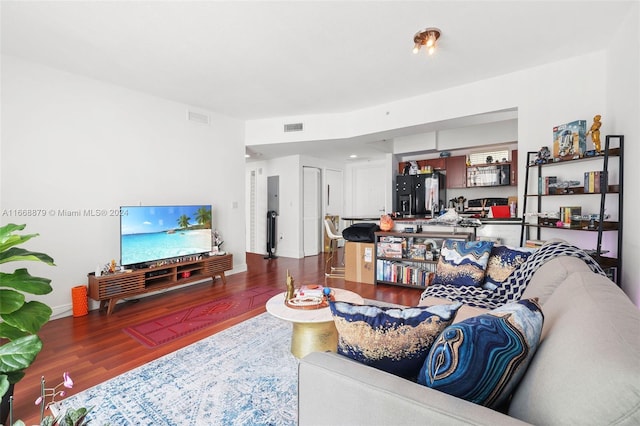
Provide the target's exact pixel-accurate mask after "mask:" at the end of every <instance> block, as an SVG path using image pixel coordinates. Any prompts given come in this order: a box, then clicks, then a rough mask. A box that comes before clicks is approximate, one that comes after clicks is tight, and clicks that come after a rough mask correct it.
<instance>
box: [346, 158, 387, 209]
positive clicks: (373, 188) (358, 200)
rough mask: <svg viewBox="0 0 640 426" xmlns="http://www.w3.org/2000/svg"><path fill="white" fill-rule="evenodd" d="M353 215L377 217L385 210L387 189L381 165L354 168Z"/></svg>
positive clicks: (383, 169)
mask: <svg viewBox="0 0 640 426" xmlns="http://www.w3.org/2000/svg"><path fill="white" fill-rule="evenodd" d="M353 183H354V185H353V187H354V189H355V190H354V193H353V201H354V202H353V215H354V216H356V217H379V216H380V215H381V214H383V213H384V212H385V194H386V193H387V192H388V191H389V187H388V185H387V180H386V173H385V168H384V166H383V165H380V166H373V167H361V168H357V169H354V174H353Z"/></svg>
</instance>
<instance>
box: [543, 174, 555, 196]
mask: <svg viewBox="0 0 640 426" xmlns="http://www.w3.org/2000/svg"><path fill="white" fill-rule="evenodd" d="M556 183H558V177H557V176H540V177H539V178H538V194H540V195H549V187H550V186H551V187H553V190H552V193H555V184H556Z"/></svg>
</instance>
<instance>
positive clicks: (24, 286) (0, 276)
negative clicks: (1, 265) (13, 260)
mask: <svg viewBox="0 0 640 426" xmlns="http://www.w3.org/2000/svg"><path fill="white" fill-rule="evenodd" d="M50 283H51V280H50V279H49V278H41V277H34V276H33V275H31V274H29V271H27V270H26V269H25V268H20V269H16V270H15V271H13V273H11V274H7V273H4V272H0V286H2V287H11V288H14V289H16V290H20V291H22V292H24V293H29V294H38V295H40V294H49V293H51V292H52V291H53V288H52V287H51V285H50Z"/></svg>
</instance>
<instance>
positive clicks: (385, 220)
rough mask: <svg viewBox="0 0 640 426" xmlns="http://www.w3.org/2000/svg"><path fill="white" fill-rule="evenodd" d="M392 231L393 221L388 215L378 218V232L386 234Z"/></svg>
mask: <svg viewBox="0 0 640 426" xmlns="http://www.w3.org/2000/svg"><path fill="white" fill-rule="evenodd" d="M392 229H393V219H391V216H389V215H388V214H385V215H382V216H381V217H380V230H382V231H385V232H388V231H391V230H392Z"/></svg>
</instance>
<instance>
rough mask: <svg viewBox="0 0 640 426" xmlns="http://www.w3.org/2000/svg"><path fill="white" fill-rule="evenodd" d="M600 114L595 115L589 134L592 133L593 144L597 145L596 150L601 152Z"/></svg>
mask: <svg viewBox="0 0 640 426" xmlns="http://www.w3.org/2000/svg"><path fill="white" fill-rule="evenodd" d="M600 118H601V116H600V114H598V115H596V116H595V117H593V124H592V125H591V128H590V129H589V131H588V132H587V135H589V134H591V140H592V141H593V144H594V145H595V147H596V152H600V148H601V147H600V126H602V123H601V122H600Z"/></svg>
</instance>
